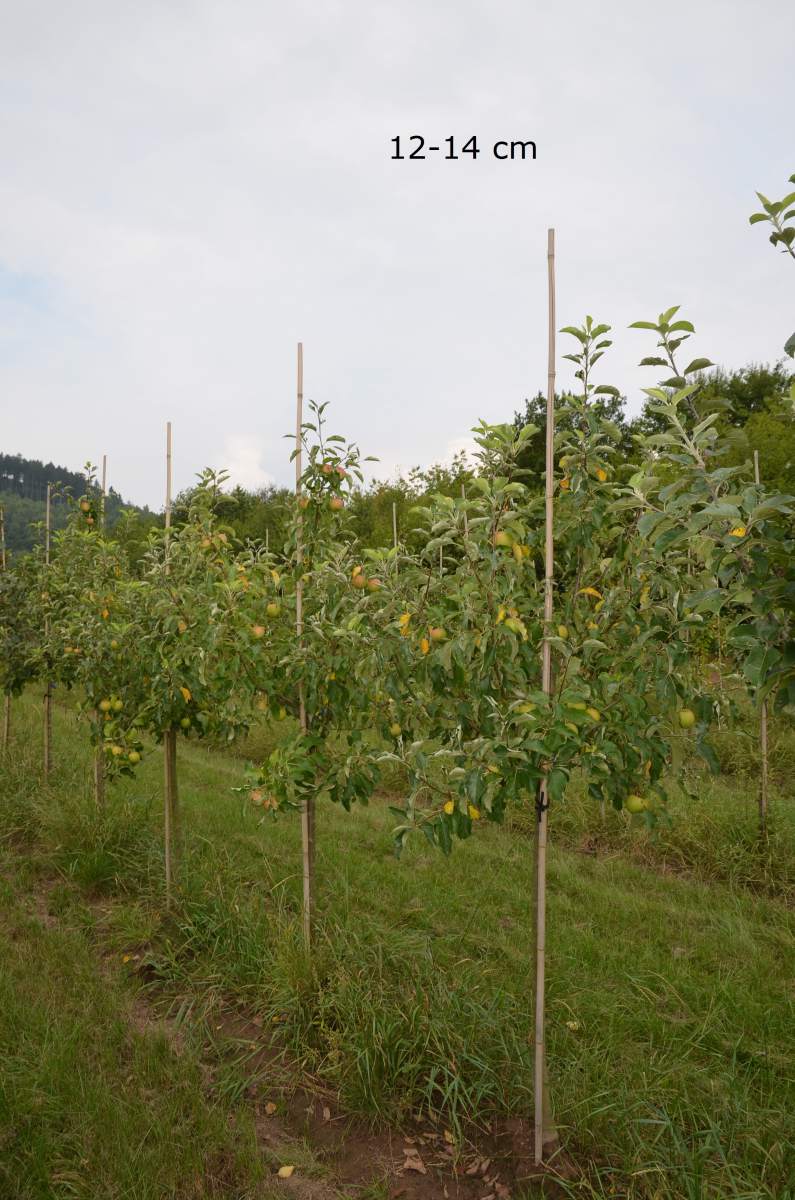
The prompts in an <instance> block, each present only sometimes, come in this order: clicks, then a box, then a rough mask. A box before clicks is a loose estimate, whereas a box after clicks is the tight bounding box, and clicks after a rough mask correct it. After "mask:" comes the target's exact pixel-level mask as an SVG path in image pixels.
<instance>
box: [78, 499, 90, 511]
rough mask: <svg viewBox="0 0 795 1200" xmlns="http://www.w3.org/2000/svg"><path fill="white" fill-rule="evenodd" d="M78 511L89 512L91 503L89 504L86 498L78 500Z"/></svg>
mask: <svg viewBox="0 0 795 1200" xmlns="http://www.w3.org/2000/svg"><path fill="white" fill-rule="evenodd" d="M80 511H81V512H84V513H87V512H91V505H90V504H89V502H88V500H81V501H80Z"/></svg>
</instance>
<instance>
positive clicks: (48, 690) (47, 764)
mask: <svg viewBox="0 0 795 1200" xmlns="http://www.w3.org/2000/svg"><path fill="white" fill-rule="evenodd" d="M51 530H52V484H51V483H48V484H47V507H46V509H45V521H44V562H45V564H46V565H47V566H48V567H49V565H50V533H51ZM49 632H50V621H49V617H48V618H47V619H46V620H45V622H44V635H45V637H46V636H47V635H48V634H49ZM51 771H52V681H51V680H50V679H49V678H48V679H47V683H46V686H45V689H44V777H45V779H47V778H49V775H50V772H51Z"/></svg>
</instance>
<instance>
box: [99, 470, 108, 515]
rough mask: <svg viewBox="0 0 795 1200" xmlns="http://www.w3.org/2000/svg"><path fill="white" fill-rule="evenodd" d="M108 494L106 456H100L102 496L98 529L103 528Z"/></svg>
mask: <svg viewBox="0 0 795 1200" xmlns="http://www.w3.org/2000/svg"><path fill="white" fill-rule="evenodd" d="M107 494H108V456H107V454H103V455H102V496H101V497H100V501H99V527H100V529H104V528H105V497H106V496H107Z"/></svg>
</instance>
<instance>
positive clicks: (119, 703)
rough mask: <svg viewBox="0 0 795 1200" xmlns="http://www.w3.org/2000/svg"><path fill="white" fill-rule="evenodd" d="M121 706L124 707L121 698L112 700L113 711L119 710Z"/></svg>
mask: <svg viewBox="0 0 795 1200" xmlns="http://www.w3.org/2000/svg"><path fill="white" fill-rule="evenodd" d="M123 708H124V701H123V700H114V701H113V711H114V712H121V710H122V709H123Z"/></svg>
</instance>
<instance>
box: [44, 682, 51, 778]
mask: <svg viewBox="0 0 795 1200" xmlns="http://www.w3.org/2000/svg"><path fill="white" fill-rule="evenodd" d="M51 773H52V684H51V683H48V684H47V686H46V687H45V689H44V777H45V779H48V778H49V776H50V774H51Z"/></svg>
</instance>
